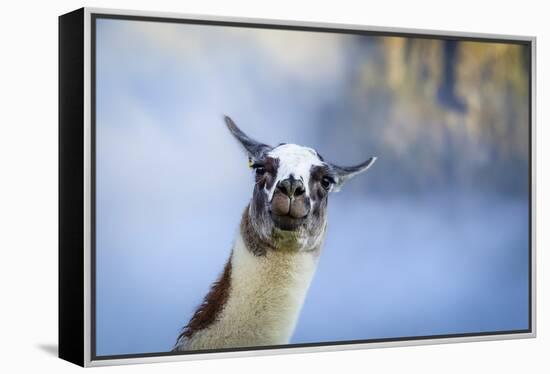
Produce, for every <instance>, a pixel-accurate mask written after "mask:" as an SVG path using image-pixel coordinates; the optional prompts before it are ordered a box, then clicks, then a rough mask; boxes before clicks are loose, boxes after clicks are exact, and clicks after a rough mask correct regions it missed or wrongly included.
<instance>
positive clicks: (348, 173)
mask: <svg viewBox="0 0 550 374" xmlns="http://www.w3.org/2000/svg"><path fill="white" fill-rule="evenodd" d="M374 161H376V157H371V158H369V159H368V160H367V161H365V162H363V163H360V164H359V165H356V166H337V165H332V164H331V165H330V166H331V168H332V171H333V172H334V174H335V178H334V179H335V182H334V187H333V188H332V191H334V192H338V191H340V188H342V186H343V185H344V184H345V183H346V182H347V181H348V180H350V179H351V178H353V177H355V176H356V175H358V174H361V173H362V172H364V171H367V169H368V168H370V167H371V166H372V164H374Z"/></svg>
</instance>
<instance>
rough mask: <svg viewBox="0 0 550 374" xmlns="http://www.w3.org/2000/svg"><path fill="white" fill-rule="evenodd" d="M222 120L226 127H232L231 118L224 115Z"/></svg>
mask: <svg viewBox="0 0 550 374" xmlns="http://www.w3.org/2000/svg"><path fill="white" fill-rule="evenodd" d="M223 120H224V121H225V123H226V124H228V125H233V124H234V122H233V120H232V119H231V117H229V116H228V115H227V114H224V115H223Z"/></svg>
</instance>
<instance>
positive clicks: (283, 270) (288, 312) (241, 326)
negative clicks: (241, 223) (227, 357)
mask: <svg viewBox="0 0 550 374" xmlns="http://www.w3.org/2000/svg"><path fill="white" fill-rule="evenodd" d="M249 247H250V245H247V243H246V240H245V238H244V237H243V235H242V230H241V234H239V236H238V237H237V240H236V241H235V245H234V247H233V251H232V254H231V257H230V259H229V261H230V263H229V265H230V266H226V270H225V272H228V271H229V272H230V274H229V277H228V274H224V275H222V278H220V279H223V278H224V277H226V278H227V277H228V279H229V287H228V289H227V296H226V297H225V299H224V305H223V306H222V307H221V308H219V311H218V313H217V316H216V318H215V320H214V321H213V322H212V323H211V324H210V325H208V326H206V327H204V328H202V329H200V330H198V331H196V332H194V333H193V334H192V335H191V336H190V337H189V338H188V339H187V340H186V342H185V343H184V349H215V348H233V347H244V346H259V345H278V344H287V343H288V342H289V340H290V338H291V336H292V333H293V331H294V327H295V325H296V321H297V319H298V315H299V312H300V309H301V307H302V304H303V302H304V299H305V296H306V293H307V290H308V288H309V285H310V283H311V280H312V277H313V274H314V272H315V269H316V266H317V258H318V251H309V252H299V251H285V250H277V251H274V250H267V251H265V253H263V254H262V255H256V254H254V253H253V250H251V248H249ZM218 284H219V283H218ZM213 291H214V288H213V290H212V291H211V292H213Z"/></svg>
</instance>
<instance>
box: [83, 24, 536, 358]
mask: <svg viewBox="0 0 550 374" xmlns="http://www.w3.org/2000/svg"><path fill="white" fill-rule="evenodd" d="M93 22H94V26H93V30H94V37H93V43H94V45H93V50H94V60H93V64H94V67H93V69H94V72H95V74H94V76H95V79H94V85H95V92H94V94H95V97H94V99H95V104H94V105H95V107H94V108H93V109H94V113H95V121H94V123H93V129H94V137H95V159H94V163H95V164H94V172H95V204H96V205H95V224H94V238H95V247H94V248H93V256H94V261H95V274H94V277H95V278H94V280H95V282H94V284H93V292H94V301H95V305H94V310H93V326H94V332H93V334H94V347H93V349H94V350H95V354H96V355H97V357H101V356H117V355H144V354H151V353H162V352H173V351H174V349H175V351H176V352H182V353H185V352H199V351H203V350H206V351H211V350H220V349H221V350H231V349H257V348H261V347H267V346H285V345H287V344H289V345H292V346H294V345H311V344H320V343H322V344H336V343H342V342H348V343H349V342H368V341H381V340H393V339H395V340H402V339H407V338H409V339H410V338H419V337H420V338H421V337H439V336H441V337H447V336H464V335H465V336H467V335H469V334H474V335H475V334H498V333H504V332H518V331H524V332H526V331H528V330H530V327H531V326H530V306H529V305H530V282H529V279H530V226H529V225H530V223H529V222H530V220H529V217H530V165H529V163H530V156H529V155H530V53H531V51H530V48H529V45H528V44H525V43H524V44H522V43H519V42H506V41H496V40H475V39H468V40H458V39H457V38H453V39H450V38H448V39H446V38H442V37H426V36H423V37H418V36H416V37H415V36H414V35H389V34H388V35H382V34H374V33H365V32H363V33H359V32H353V31H346V32H328V31H323V30H308V29H306V28H304V29H292V30H288V29H284V28H279V27H271V28H265V27H260V26H257V27H256V26H249V27H245V25H235V24H233V25H230V26H228V25H223V24H200V23H197V24H194V23H188V22H185V21H183V22H177V21H166V20H164V21H162V22H160V21H157V20H155V19H143V18H139V19H138V18H136V19H132V17H126V18H124V19H117V18H116V17H101V16H98V17H96V18H94V19H93ZM374 157H376V161H375V162H374V160H375V159H374ZM354 167H355V168H354ZM366 169H368V170H366ZM337 190H339V191H337ZM251 207H252V208H251ZM243 227H244V228H243ZM243 233H244V234H243ZM262 235H263V236H262ZM251 243H252V244H251ZM254 243H255V244H254ZM228 267H229V268H230V269H229V270H228ZM216 281H217V283H216V284H214V288H213V289H214V290H215V291H216V292H214V293H212V292H210V290H211V289H212V285H213V283H214V282H216ZM220 284H221V285H220ZM209 292H210V293H209ZM207 295H209V296H208V297H207ZM205 297H206V299H205ZM204 303H206V304H207V305H206V306H205V304H204ZM201 305H202V306H201ZM201 308H202V312H201ZM197 311H199V313H197Z"/></svg>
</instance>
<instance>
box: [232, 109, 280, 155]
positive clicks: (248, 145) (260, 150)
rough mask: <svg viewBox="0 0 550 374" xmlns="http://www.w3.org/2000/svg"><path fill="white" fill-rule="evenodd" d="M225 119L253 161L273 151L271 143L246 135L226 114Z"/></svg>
mask: <svg viewBox="0 0 550 374" xmlns="http://www.w3.org/2000/svg"><path fill="white" fill-rule="evenodd" d="M224 119H225V124H226V125H227V128H228V129H229V131H230V132H231V134H232V135H233V136H234V137H235V139H237V140H238V141H239V143H241V145H242V146H243V147H244V149H245V150H246V152H247V153H248V157H249V159H250V160H251V161H257V160H261V159H262V158H263V156H264V155H265V154H266V153H267V152H269V151H271V149H272V148H271V147H270V146H269V145H267V144H263V143H260V142H258V141H256V140H254V139H252V138H250V137H249V136H248V135H246V134H245V133H244V132H243V131H242V130H241V129H239V128H238V127H237V125H236V124H235V122H233V120H232V119H231V118H230V117H228V116H224Z"/></svg>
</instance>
